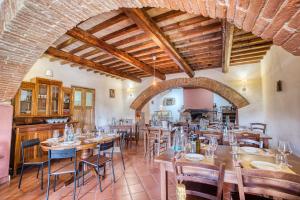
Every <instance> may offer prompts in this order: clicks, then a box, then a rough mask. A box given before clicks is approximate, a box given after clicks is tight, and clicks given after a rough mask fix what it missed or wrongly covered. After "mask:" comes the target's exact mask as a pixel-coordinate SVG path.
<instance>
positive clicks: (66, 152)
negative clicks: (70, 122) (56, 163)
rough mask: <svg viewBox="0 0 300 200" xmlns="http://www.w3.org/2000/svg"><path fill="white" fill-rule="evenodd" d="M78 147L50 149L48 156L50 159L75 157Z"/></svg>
mask: <svg viewBox="0 0 300 200" xmlns="http://www.w3.org/2000/svg"><path fill="white" fill-rule="evenodd" d="M75 157H76V149H75V148H70V149H61V150H49V152H48V158H49V159H64V158H75Z"/></svg>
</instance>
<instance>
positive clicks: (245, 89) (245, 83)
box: [242, 79, 247, 92]
mask: <svg viewBox="0 0 300 200" xmlns="http://www.w3.org/2000/svg"><path fill="white" fill-rule="evenodd" d="M246 86H247V79H243V80H242V92H246V91H247V87H246Z"/></svg>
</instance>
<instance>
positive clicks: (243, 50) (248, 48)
mask: <svg viewBox="0 0 300 200" xmlns="http://www.w3.org/2000/svg"><path fill="white" fill-rule="evenodd" d="M271 46H272V42H269V43H267V44H263V45H261V44H259V45H253V46H250V47H241V48H237V49H232V51H231V52H232V53H239V52H245V51H256V50H260V49H265V48H270V47H271Z"/></svg>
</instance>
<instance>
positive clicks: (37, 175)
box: [36, 166, 41, 178]
mask: <svg viewBox="0 0 300 200" xmlns="http://www.w3.org/2000/svg"><path fill="white" fill-rule="evenodd" d="M40 169H41V167H40V166H38V171H37V174H36V178H39V173H40Z"/></svg>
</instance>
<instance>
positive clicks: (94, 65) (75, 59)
mask: <svg viewBox="0 0 300 200" xmlns="http://www.w3.org/2000/svg"><path fill="white" fill-rule="evenodd" d="M45 53H46V54H48V55H51V56H54V57H57V58H60V59H63V60H67V61H70V62H73V63H76V64H79V65H83V66H87V67H89V68H91V69H93V70H98V71H102V72H104V73H108V74H112V75H114V76H118V77H120V78H124V79H129V80H132V81H135V82H141V79H139V78H137V77H133V76H129V75H127V74H126V73H120V72H118V71H116V70H113V69H110V68H108V67H105V66H103V65H100V64H98V63H95V62H92V61H90V60H87V59H85V58H81V57H79V56H76V55H73V54H70V53H68V52H65V51H61V50H58V49H56V48H54V47H49V48H48V50H47V51H46V52H45Z"/></svg>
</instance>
